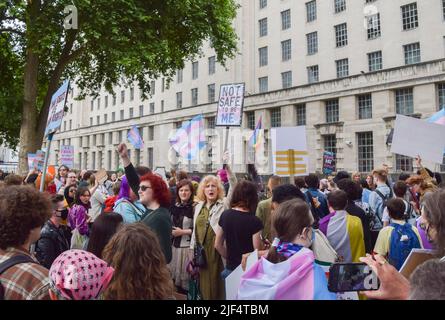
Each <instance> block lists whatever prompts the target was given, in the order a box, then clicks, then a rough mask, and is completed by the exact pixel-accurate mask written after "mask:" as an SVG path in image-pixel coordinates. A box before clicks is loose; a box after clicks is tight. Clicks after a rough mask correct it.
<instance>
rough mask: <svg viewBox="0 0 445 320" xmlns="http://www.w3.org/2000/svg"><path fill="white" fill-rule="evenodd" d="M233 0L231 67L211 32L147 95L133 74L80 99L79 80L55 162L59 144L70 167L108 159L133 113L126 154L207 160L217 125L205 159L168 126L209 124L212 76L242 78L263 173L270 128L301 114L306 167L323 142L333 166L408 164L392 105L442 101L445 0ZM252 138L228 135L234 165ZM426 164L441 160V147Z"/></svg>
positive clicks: (214, 149) (149, 159)
mask: <svg viewBox="0 0 445 320" xmlns="http://www.w3.org/2000/svg"><path fill="white" fill-rule="evenodd" d="M238 2H239V4H240V5H241V7H240V8H239V10H238V16H237V18H236V19H235V21H234V26H235V28H236V30H237V34H238V36H239V44H238V49H239V54H238V55H237V56H236V58H235V59H233V60H230V61H228V63H227V65H226V68H224V67H222V66H221V65H220V64H218V62H217V61H216V60H215V52H214V51H213V49H211V48H210V46H209V44H208V43H206V44H205V45H204V47H203V54H204V55H203V56H202V57H201V58H198V59H197V60H195V61H188V62H186V63H185V67H184V69H182V70H178V71H177V73H176V76H175V77H174V78H173V79H172V82H171V83H170V84H169V85H168V86H167V81H166V79H162V78H160V79H157V80H156V81H152V84H153V85H152V90H151V93H152V96H151V97H150V98H149V99H148V100H145V101H142V100H141V99H140V92H139V89H138V88H137V86H135V87H116V88H115V96H113V95H111V94H109V93H107V92H105V91H103V92H100V94H99V96H98V97H97V98H95V99H92V98H86V99H85V100H82V101H77V100H74V98H75V97H76V94H77V92H78V90H77V88H75V87H74V88H73V90H72V91H71V93H70V94H69V99H68V102H67V106H68V112H66V114H65V116H64V120H63V123H62V127H61V130H60V131H59V132H58V133H57V134H56V135H55V137H54V141H53V144H52V149H53V151H52V152H51V156H50V164H54V163H58V154H57V152H58V150H60V146H61V145H74V148H75V167H76V168H82V169H85V168H88V169H99V168H101V167H103V168H106V169H107V170H115V169H116V168H117V167H119V166H120V165H121V164H120V163H119V157H118V154H117V152H116V147H117V145H118V143H119V142H121V141H126V136H127V132H128V130H129V129H130V126H131V125H133V124H135V125H137V126H138V127H139V128H140V132H141V133H142V136H143V139H144V141H145V148H144V149H143V150H134V149H133V147H132V146H131V145H129V147H130V149H131V160H132V162H133V163H135V164H141V165H147V166H149V167H151V168H156V167H165V168H166V169H167V170H169V169H170V168H171V167H173V166H174V165H177V166H178V167H183V168H185V169H190V171H199V172H214V171H215V170H216V169H218V168H220V164H219V162H220V161H219V159H220V150H219V149H218V148H219V146H218V142H220V139H218V137H220V136H221V135H223V134H222V131H221V130H219V131H218V130H208V131H207V133H206V137H207V139H208V147H207V149H205V150H203V151H202V153H201V155H204V156H206V157H207V156H208V157H209V158H208V159H207V160H208V161H207V162H206V161H204V160H202V158H201V160H198V161H195V162H192V163H191V164H189V163H188V162H184V161H180V160H179V159H178V158H177V155H176V154H175V152H174V150H172V149H171V148H170V145H169V142H168V136H169V134H171V132H172V131H173V130H175V129H176V128H178V127H180V126H181V124H182V122H183V121H186V120H189V119H191V118H192V117H194V116H195V115H198V114H202V115H203V116H204V118H205V126H206V128H208V129H214V128H215V115H216V100H217V98H218V94H219V86H220V85H221V84H226V83H235V82H244V83H245V85H246V97H245V101H244V114H243V128H246V129H254V128H255V125H256V123H257V121H258V119H259V118H260V116H262V121H263V128H264V129H265V131H264V136H265V144H264V150H263V151H262V152H263V155H264V156H265V157H266V158H268V159H269V160H270V161H269V162H268V164H267V165H266V166H262V167H260V168H259V171H260V174H270V173H272V161H271V143H270V128H272V127H280V126H297V125H305V126H306V130H307V142H308V147H309V156H310V167H309V170H310V171H321V166H322V154H323V151H324V150H327V151H333V152H335V153H336V158H337V168H338V169H345V170H347V171H360V172H369V171H371V170H372V169H373V168H374V166H380V165H381V164H382V163H387V164H389V165H390V168H391V170H392V171H393V172H401V171H412V170H413V159H411V158H408V157H404V156H400V155H395V154H392V153H390V146H389V145H387V144H386V142H387V137H388V135H389V133H390V131H391V129H392V128H393V126H394V120H395V117H396V114H404V115H411V116H414V117H418V118H421V119H425V118H428V117H430V116H431V115H432V114H434V113H435V112H437V111H438V110H439V109H440V108H441V106H444V105H445V0H418V1H406V0H392V1H384V0H374V1H372V0H354V1H352V0H312V1H307V0H306V1H305V0H268V1H267V0H239V1H238ZM212 131H214V132H213V133H212ZM216 134H220V136H217V135H216ZM248 138H249V136H248V135H244V138H242V139H239V138H237V137H235V138H232V139H231V140H232V151H233V153H234V163H235V164H236V165H235V166H234V169H235V171H236V172H245V170H246V165H245V163H246V159H247V158H249V157H250V158H251V156H252V152H253V150H252V149H251V148H250V147H248V144H247V140H248ZM438 138H439V137H438ZM442 138H444V137H442ZM426 143H427V141H426ZM44 146H45V144H44ZM210 159H211V161H210ZM426 165H427V166H429V167H430V168H431V169H434V170H435V171H439V170H440V171H442V172H445V159H444V164H443V165H442V166H438V165H436V166H434V165H433V164H428V163H426Z"/></svg>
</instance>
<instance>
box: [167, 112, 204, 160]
mask: <svg viewBox="0 0 445 320" xmlns="http://www.w3.org/2000/svg"><path fill="white" fill-rule="evenodd" d="M169 142H170V145H171V146H172V147H173V149H174V150H175V151H176V152H178V153H179V155H180V156H181V157H182V158H184V159H186V160H192V159H194V158H195V157H196V155H197V154H198V152H199V150H201V149H202V148H203V147H205V143H206V139H205V135H204V119H203V117H202V115H198V116H196V117H194V118H193V119H192V120H190V121H187V122H186V123H184V124H183V125H182V127H181V128H179V129H178V130H176V133H175V135H174V136H173V137H172V138H170V140H169Z"/></svg>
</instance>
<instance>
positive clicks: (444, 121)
mask: <svg viewBox="0 0 445 320" xmlns="http://www.w3.org/2000/svg"><path fill="white" fill-rule="evenodd" d="M428 122H430V123H437V124H441V125H443V126H445V106H444V107H443V108H442V110H440V111H439V112H436V113H435V114H433V115H432V117H431V118H429V119H428Z"/></svg>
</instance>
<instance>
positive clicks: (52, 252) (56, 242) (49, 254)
mask: <svg viewBox="0 0 445 320" xmlns="http://www.w3.org/2000/svg"><path fill="white" fill-rule="evenodd" d="M68 234H69V230H67V227H66V226H63V225H61V226H60V227H59V228H57V227H56V226H55V225H54V224H53V223H52V222H51V220H48V221H47V222H46V223H45V225H44V226H43V228H42V231H41V232H40V239H39V240H38V241H37V242H36V246H35V252H36V257H37V260H39V262H40V264H41V265H42V266H44V267H45V268H47V269H49V268H51V265H52V263H53V262H54V260H56V258H57V257H58V256H59V255H60V254H61V253H62V252H64V251H66V250H69V249H70V240H69V239H68V237H67V236H68Z"/></svg>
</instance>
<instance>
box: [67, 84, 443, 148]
mask: <svg viewBox="0 0 445 320" xmlns="http://www.w3.org/2000/svg"><path fill="white" fill-rule="evenodd" d="M212 86H213V94H212V101H214V99H215V96H214V84H213V85H212ZM192 90H196V95H197V89H192ZM436 90H437V103H438V104H437V106H438V108H437V109H440V108H443V107H445V83H439V84H437V87H436ZM394 95H395V112H396V113H397V114H404V115H410V114H413V113H414V93H413V88H402V89H397V90H395V92H394ZM192 96H193V94H192ZM196 100H197V97H196ZM356 101H357V103H356V106H357V109H356V110H357V112H356V114H357V119H359V120H361V119H371V118H372V95H371V93H368V94H362V95H358V96H357V99H356ZM209 102H210V101H209ZM177 107H178V108H180V107H182V92H178V93H177ZM325 107H326V109H325V110H326V113H325V115H326V118H325V119H326V122H327V123H332V122H338V121H339V100H338V99H332V100H327V101H325ZM296 108H297V109H296V110H297V112H296V114H297V123H296V124H297V125H305V124H306V107H305V105H304V104H302V105H297V107H296ZM274 110H275V109H272V111H271V126H272V127H280V126H281V111H280V108H278V109H276V110H278V111H274ZM150 113H154V102H153V103H150ZM247 115H248V116H247V127H248V128H250V129H252V130H253V129H254V128H255V119H253V120H251V118H250V117H251V116H249V113H247ZM133 116H134V113H133V108H129V118H130V119H131V118H133ZM139 116H143V106H142V105H141V106H140V107H139ZM100 117H101V116H97V117H96V125H100V124H101V123H108V122H107V119H108V115H107V114H104V115H103V122H101V121H100ZM115 118H116V114H115V112H112V113H111V121H112V122H114V121H116V119H115ZM119 120H124V110H121V111H120V119H119ZM178 123H179V126H181V122H178ZM90 125H91V126H92V125H93V117H90ZM208 127H209V128H213V127H214V121H210V122H209V126H208ZM149 128H150V127H149ZM67 129H68V130H72V120H69V127H68V128H67V121H64V125H63V131H66V130H67ZM110 134H111V133H110ZM149 136H150V135H149ZM109 141H111V139H110V140H109ZM119 141H120V139H119ZM87 145H88V144H87Z"/></svg>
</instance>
